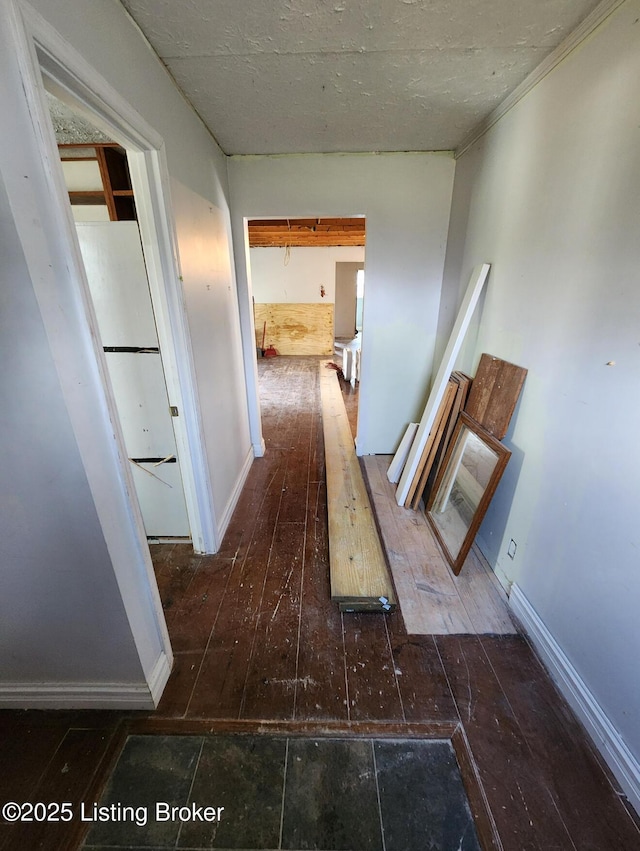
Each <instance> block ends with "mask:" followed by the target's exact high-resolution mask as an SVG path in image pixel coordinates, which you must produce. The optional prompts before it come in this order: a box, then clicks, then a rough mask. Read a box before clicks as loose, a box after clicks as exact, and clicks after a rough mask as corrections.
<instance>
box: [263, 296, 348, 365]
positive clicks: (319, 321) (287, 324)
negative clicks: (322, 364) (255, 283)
mask: <svg viewBox="0 0 640 851" xmlns="http://www.w3.org/2000/svg"><path fill="white" fill-rule="evenodd" d="M254 315H255V324H256V346H260V345H261V344H262V331H263V328H264V323H265V322H266V323H267V334H266V337H265V341H264V344H265V348H266V347H267V346H274V347H275V349H276V351H277V352H278V354H279V355H332V354H333V304H330V303H316V304H291V303H289V304H256V305H254Z"/></svg>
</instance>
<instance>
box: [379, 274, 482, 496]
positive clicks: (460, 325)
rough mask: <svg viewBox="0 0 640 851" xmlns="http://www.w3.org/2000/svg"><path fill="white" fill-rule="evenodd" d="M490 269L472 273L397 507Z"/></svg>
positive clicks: (406, 468) (402, 478)
mask: <svg viewBox="0 0 640 851" xmlns="http://www.w3.org/2000/svg"><path fill="white" fill-rule="evenodd" d="M490 268H491V266H490V264H489V263H482V264H481V265H479V266H476V267H475V268H474V270H473V272H472V273H471V280H470V281H469V286H468V287H467V291H466V293H465V296H464V299H463V300H462V304H461V305H460V310H459V311H458V316H457V318H456V322H455V325H454V326H453V330H452V331H451V336H450V337H449V342H448V343H447V348H446V349H445V352H444V355H443V356H442V361H441V363H440V367H439V369H438V372H437V375H436V377H435V379H434V382H433V387H432V388H431V393H430V394H429V398H428V400H427V404H426V407H425V409H424V413H423V414H422V418H421V420H420V424H419V426H418V431H417V432H416V436H415V439H414V441H413V443H412V444H411V450H410V451H409V457H408V458H407V463H406V464H405V466H404V469H403V471H402V475H401V476H400V481H399V482H398V489H397V491H396V502H397V503H398V505H404V504H405V501H406V499H407V496H408V494H409V488H410V487H411V482H412V481H413V477H414V476H415V473H416V469H417V467H418V464H419V462H420V457H421V456H422V451H423V449H424V445H425V443H426V442H427V440H428V438H429V432H430V431H431V428H432V427H433V422H434V420H435V418H436V414H437V411H438V406H439V405H440V402H441V401H442V397H443V396H444V391H445V389H446V387H447V384H448V383H449V376H450V375H451V371H452V370H453V368H454V366H455V361H456V357H457V356H458V353H459V351H460V349H461V347H462V343H463V342H464V337H465V334H466V333H467V329H468V327H469V323H470V322H471V317H472V316H473V311H474V310H475V307H476V304H477V303H478V299H479V298H480V293H481V292H482V288H483V286H484V283H485V281H486V279H487V275H488V274H489V269H490Z"/></svg>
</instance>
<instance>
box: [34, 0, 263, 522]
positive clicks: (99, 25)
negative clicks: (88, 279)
mask: <svg viewBox="0 0 640 851" xmlns="http://www.w3.org/2000/svg"><path fill="white" fill-rule="evenodd" d="M32 5H33V6H34V7H35V8H36V9H37V10H38V12H40V14H42V16H43V17H44V18H46V19H47V20H48V21H50V22H51V24H52V25H53V26H54V27H56V28H57V29H58V31H59V32H60V33H61V34H62V36H63V37H64V38H65V39H67V40H68V41H69V42H70V43H71V45H72V46H73V47H74V48H75V49H76V50H77V51H79V52H80V54H82V55H83V56H84V58H85V59H86V60H87V62H89V63H90V64H91V65H92V66H93V67H94V68H95V69H96V70H97V71H98V73H100V74H102V76H103V77H104V78H105V79H106V80H107V81H108V82H109V84H110V85H111V86H113V88H114V89H115V90H116V91H117V92H118V93H119V94H120V95H121V96H122V97H123V98H124V99H125V100H126V101H128V103H129V104H130V105H131V106H132V107H133V108H134V109H135V110H137V111H138V112H139V113H140V115H142V117H143V118H144V119H145V120H146V121H147V122H148V123H149V124H150V125H151V126H152V127H153V128H154V130H156V132H157V133H159V134H160V136H161V137H162V139H163V141H164V144H165V153H166V158H167V163H168V168H169V174H170V179H171V195H172V202H173V211H174V214H175V229H176V236H177V243H178V252H179V257H178V261H179V265H180V271H181V275H182V280H181V281H176V286H179V287H181V289H182V294H183V298H184V301H185V304H186V308H187V312H188V316H189V325H190V333H191V345H192V352H193V359H194V363H195V368H196V372H197V377H198V388H197V392H198V395H199V401H200V405H201V414H202V420H203V426H204V431H205V434H206V435H207V436H208V437H207V450H208V459H207V460H208V468H209V473H210V477H211V486H212V492H213V500H214V506H215V509H216V515H217V516H218V517H222V516H224V515H225V512H227V510H228V508H229V505H230V501H232V500H233V498H234V494H236V489H237V485H238V481H239V477H240V476H241V475H242V472H243V470H244V466H245V462H246V457H247V453H248V452H249V451H250V447H251V441H250V436H249V427H248V415H247V401H246V393H245V389H244V381H243V367H242V350H241V345H240V331H239V325H238V307H237V296H236V289H235V280H234V271H233V264H232V262H231V250H232V249H231V241H230V232H231V227H230V222H229V213H228V201H227V194H228V189H227V173H226V162H225V157H224V155H223V154H222V152H221V151H220V149H219V148H218V146H217V145H216V143H215V142H214V140H213V139H212V137H211V135H210V133H209V132H208V131H207V130H206V129H205V127H204V125H203V124H202V123H201V121H200V120H199V119H198V118H197V117H196V115H195V113H194V112H193V110H192V109H191V107H190V106H189V105H188V104H187V102H186V101H185V99H184V98H183V96H182V95H181V94H180V92H179V91H178V89H177V88H176V87H175V85H174V83H173V81H172V79H171V78H170V76H169V75H168V74H167V72H166V70H165V69H164V67H163V66H162V64H161V63H160V61H159V60H158V58H157V56H156V55H155V54H154V53H153V51H152V50H151V48H150V47H149V45H148V44H147V43H146V42H145V41H144V39H143V38H142V37H141V35H140V33H139V31H138V29H137V27H136V26H135V25H133V24H132V22H131V20H130V19H129V18H128V16H127V14H126V12H125V11H124V9H123V8H122V6H121V5H120V4H119V3H110V2H106V3H92V4H89V5H87V6H86V8H84V7H83V11H82V14H81V15H79V14H78V8H77V3H76V2H75V0H35V2H33V4H32ZM132 57H135V73H132V61H133V60H132ZM214 435H215V437H213V436H214Z"/></svg>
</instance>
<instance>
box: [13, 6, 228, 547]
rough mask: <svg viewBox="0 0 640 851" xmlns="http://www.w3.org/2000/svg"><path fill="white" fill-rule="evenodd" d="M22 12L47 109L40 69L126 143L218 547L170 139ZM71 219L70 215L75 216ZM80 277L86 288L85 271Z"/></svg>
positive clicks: (171, 367)
mask: <svg viewBox="0 0 640 851" xmlns="http://www.w3.org/2000/svg"><path fill="white" fill-rule="evenodd" d="M23 15H24V20H25V24H26V29H27V32H28V34H29V36H30V37H31V41H32V50H31V54H32V62H33V61H35V63H36V68H34V69H33V74H32V77H33V83H34V88H35V94H36V95H38V96H39V100H40V103H41V109H44V110H46V109H47V107H46V100H45V95H44V88H43V86H42V83H41V81H40V79H39V70H41V71H42V73H43V74H44V75H46V77H47V78H48V80H49V81H50V82H51V84H52V88H54V89H55V90H56V94H57V95H59V96H60V97H61V98H62V99H64V100H66V101H67V102H69V103H72V105H73V107H74V108H75V109H79V110H80V111H85V112H86V113H87V117H88V118H89V119H90V120H91V122H92V123H93V124H94V125H96V126H97V127H99V128H100V129H103V130H105V131H106V132H107V133H109V135H111V136H113V138H114V140H115V141H116V142H118V143H119V144H121V145H122V146H123V147H124V148H126V149H127V154H128V160H129V169H130V173H131V181H132V186H133V190H134V197H135V202H136V208H137V212H138V224H139V227H140V236H141V240H142V247H143V252H144V258H145V263H146V266H147V275H148V279H149V288H150V291H151V299H152V303H153V309H154V314H155V319H156V326H157V330H158V339H159V342H160V351H161V357H162V365H163V368H164V373H165V379H166V383H167V393H168V396H169V404H170V405H172V406H175V407H176V408H177V409H178V413H179V415H178V417H176V418H174V431H175V435H176V444H177V454H178V460H179V462H180V468H181V473H182V480H183V485H184V492H185V501H186V504H187V514H188V517H189V526H190V529H191V535H192V541H193V547H194V550H195V551H196V552H201V553H213V552H216V551H217V549H218V548H219V545H220V541H219V534H218V526H217V523H216V517H215V511H214V506H213V495H212V489H211V482H210V480H209V476H208V465H207V461H206V453H205V444H204V437H203V428H202V422H201V418H200V408H199V404H198V399H197V391H196V378H195V367H194V363H193V357H192V352H191V344H190V336H189V330H188V323H187V317H186V314H185V309H184V303H183V299H182V293H181V274H180V268H179V258H178V251H177V239H176V234H175V231H174V227H173V221H174V219H173V214H172V209H171V201H170V193H169V174H168V168H167V164H166V158H165V151H164V142H163V140H162V138H161V136H159V135H158V133H156V131H155V130H154V129H153V128H152V127H150V126H149V125H148V124H147V123H146V121H145V120H144V119H143V118H142V117H141V116H140V115H139V114H138V113H137V112H136V111H135V110H134V109H133V108H132V107H131V106H130V105H129V104H128V103H127V102H126V101H125V100H124V99H123V98H122V97H121V96H120V95H119V94H118V93H117V92H116V91H115V90H114V89H113V88H112V87H111V86H110V85H109V84H108V83H107V82H106V81H105V80H104V79H103V78H102V77H101V76H100V75H99V74H98V73H97V72H96V71H95V70H94V69H93V68H92V67H91V66H90V65H88V63H86V62H85V60H84V59H83V58H82V57H81V56H80V55H79V54H78V53H77V52H76V51H75V50H74V49H73V48H71V47H70V45H68V44H67V42H65V41H64V40H63V39H61V38H60V37H59V36H58V34H57V33H56V32H55V31H54V30H53V29H52V28H51V27H50V26H49V25H48V24H47V23H46V22H45V21H44V20H43V19H42V18H41V17H40V16H39V15H38V14H37V13H35V12H34V11H33V10H32V9H31V8H30V7H28V6H25V7H24V12H23ZM38 69H39V70H38ZM47 121H48V116H47ZM47 121H44V123H47ZM41 137H42V143H43V148H44V154H45V155H46V156H47V157H48V158H49V159H51V158H53V157H55V158H56V159H57V145H56V144H55V139H53V138H52V134H51V133H50V132H49V133H47V132H46V128H45V132H42V133H41ZM52 170H53V169H52ZM54 180H55V177H54ZM55 182H56V183H57V189H58V194H59V196H60V203H61V205H63V206H65V208H68V202H67V193H66V188H65V187H64V186H63V185H60V181H59V180H55ZM65 218H66V220H67V221H68V219H69V217H68V216H66V217H65ZM67 238H68V239H69V241H70V242H71V243H73V245H74V249H75V250H74V254H75V255H76V259H77V255H78V252H79V249H78V248H77V244H76V236H75V231H74V229H73V227H72V228H71V229H69V228H67ZM80 277H81V278H82V280H83V282H84V286H85V287H87V284H86V280H84V271H82V272H81V274H80ZM88 321H89V325H90V327H91V329H92V331H95V330H96V328H97V325H96V324H95V316H94V315H93V312H92V311H90V312H89V314H88ZM101 356H102V353H101V352H100V354H99V357H101ZM143 531H144V530H143ZM144 537H145V541H146V536H144Z"/></svg>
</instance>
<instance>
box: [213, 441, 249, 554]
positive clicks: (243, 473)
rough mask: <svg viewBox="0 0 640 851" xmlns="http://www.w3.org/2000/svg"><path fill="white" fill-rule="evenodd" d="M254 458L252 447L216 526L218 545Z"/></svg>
mask: <svg viewBox="0 0 640 851" xmlns="http://www.w3.org/2000/svg"><path fill="white" fill-rule="evenodd" d="M255 457H256V456H255V455H254V447H253V446H252V447H251V449H250V450H249V452H248V453H247V457H246V458H245V459H244V464H243V465H242V469H241V470H240V475H239V476H238V480H237V481H236V485H235V487H234V489H233V493H232V494H231V496H230V498H229V501H228V502H227V505H226V508H225V510H224V513H223V515H222V517H221V518H220V525H219V526H218V536H219V537H218V540H219V541H220V543H222V539H223V538H224V534H225V532H226V531H227V528H228V526H229V523H231V517H232V515H233V512H234V511H235V507H236V505H237V504H238V500H239V499H240V494H241V493H242V488H243V487H244V483H245V482H246V481H247V476H248V475H249V470H250V469H251V465H252V464H253V460H254V458H255Z"/></svg>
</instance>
